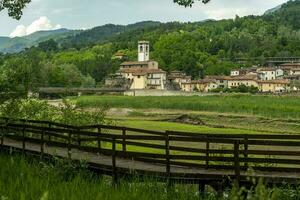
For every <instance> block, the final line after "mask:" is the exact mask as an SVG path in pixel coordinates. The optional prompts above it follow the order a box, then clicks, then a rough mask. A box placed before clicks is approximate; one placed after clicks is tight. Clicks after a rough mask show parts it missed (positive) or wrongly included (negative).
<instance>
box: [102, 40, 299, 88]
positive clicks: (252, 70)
mask: <svg viewBox="0 0 300 200" xmlns="http://www.w3.org/2000/svg"><path fill="white" fill-rule="evenodd" d="M115 56H116V57H117V58H120V59H121V58H122V56H123V55H115ZM299 82H300V63H285V64H281V65H279V66H275V67H259V66H252V67H247V68H239V69H234V70H232V71H231V74H230V76H205V77H204V78H203V79H197V80H193V79H192V77H191V76H188V75H186V74H185V73H184V72H181V71H171V72H169V73H167V72H166V71H163V70H162V69H160V67H159V63H158V62H157V61H154V60H151V59H150V43H149V42H148V41H139V43H138V61H126V62H123V63H122V64H121V65H120V69H119V70H118V71H117V72H116V74H112V75H110V76H109V77H107V79H106V81H105V85H106V87H115V88H116V87H124V88H126V89H128V90H161V91H182V92H190V93H192V92H202V93H209V92H220V91H223V90H225V89H233V88H238V87H242V86H243V87H246V88H255V89H256V90H257V91H258V92H260V93H287V92H293V91H298V90H299V89H300V85H299V84H298V83H299Z"/></svg>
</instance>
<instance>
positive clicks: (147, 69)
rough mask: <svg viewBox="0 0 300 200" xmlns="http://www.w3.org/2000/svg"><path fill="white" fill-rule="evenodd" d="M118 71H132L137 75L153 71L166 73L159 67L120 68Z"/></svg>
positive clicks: (152, 72)
mask: <svg viewBox="0 0 300 200" xmlns="http://www.w3.org/2000/svg"><path fill="white" fill-rule="evenodd" d="M118 72H119V73H132V75H134V76H138V75H141V76H142V75H147V74H155V73H159V74H161V73H166V72H165V71H163V70H161V69H151V68H128V69H120V70H119V71H118Z"/></svg>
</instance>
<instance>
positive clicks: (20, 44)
mask: <svg viewBox="0 0 300 200" xmlns="http://www.w3.org/2000/svg"><path fill="white" fill-rule="evenodd" d="M78 32H80V31H73V30H68V29H58V30H51V31H38V32H35V33H33V34H30V35H28V36H24V37H15V38H8V37H3V38H2V40H1V38H0V52H3V53H18V52H20V51H23V50H24V49H25V48H29V47H32V46H35V45H37V44H38V43H40V42H43V41H46V40H49V39H55V40H58V39H62V38H64V37H67V36H69V35H74V34H76V33H78Z"/></svg>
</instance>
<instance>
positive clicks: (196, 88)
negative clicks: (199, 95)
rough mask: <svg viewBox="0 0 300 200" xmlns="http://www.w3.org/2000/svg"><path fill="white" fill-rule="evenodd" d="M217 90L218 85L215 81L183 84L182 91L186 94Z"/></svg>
mask: <svg viewBox="0 0 300 200" xmlns="http://www.w3.org/2000/svg"><path fill="white" fill-rule="evenodd" d="M217 88H218V84H217V82H216V80H213V79H202V80H194V81H191V82H188V83H182V84H181V90H183V91H185V92H209V91H211V90H213V89H217Z"/></svg>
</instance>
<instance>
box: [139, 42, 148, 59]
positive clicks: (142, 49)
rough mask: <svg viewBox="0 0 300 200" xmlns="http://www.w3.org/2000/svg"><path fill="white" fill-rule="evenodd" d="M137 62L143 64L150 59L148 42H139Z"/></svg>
mask: <svg viewBox="0 0 300 200" xmlns="http://www.w3.org/2000/svg"><path fill="white" fill-rule="evenodd" d="M138 52H139V53H138V55H139V57H138V61H139V62H145V61H149V58H150V46H149V42H148V41H139V45H138Z"/></svg>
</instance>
